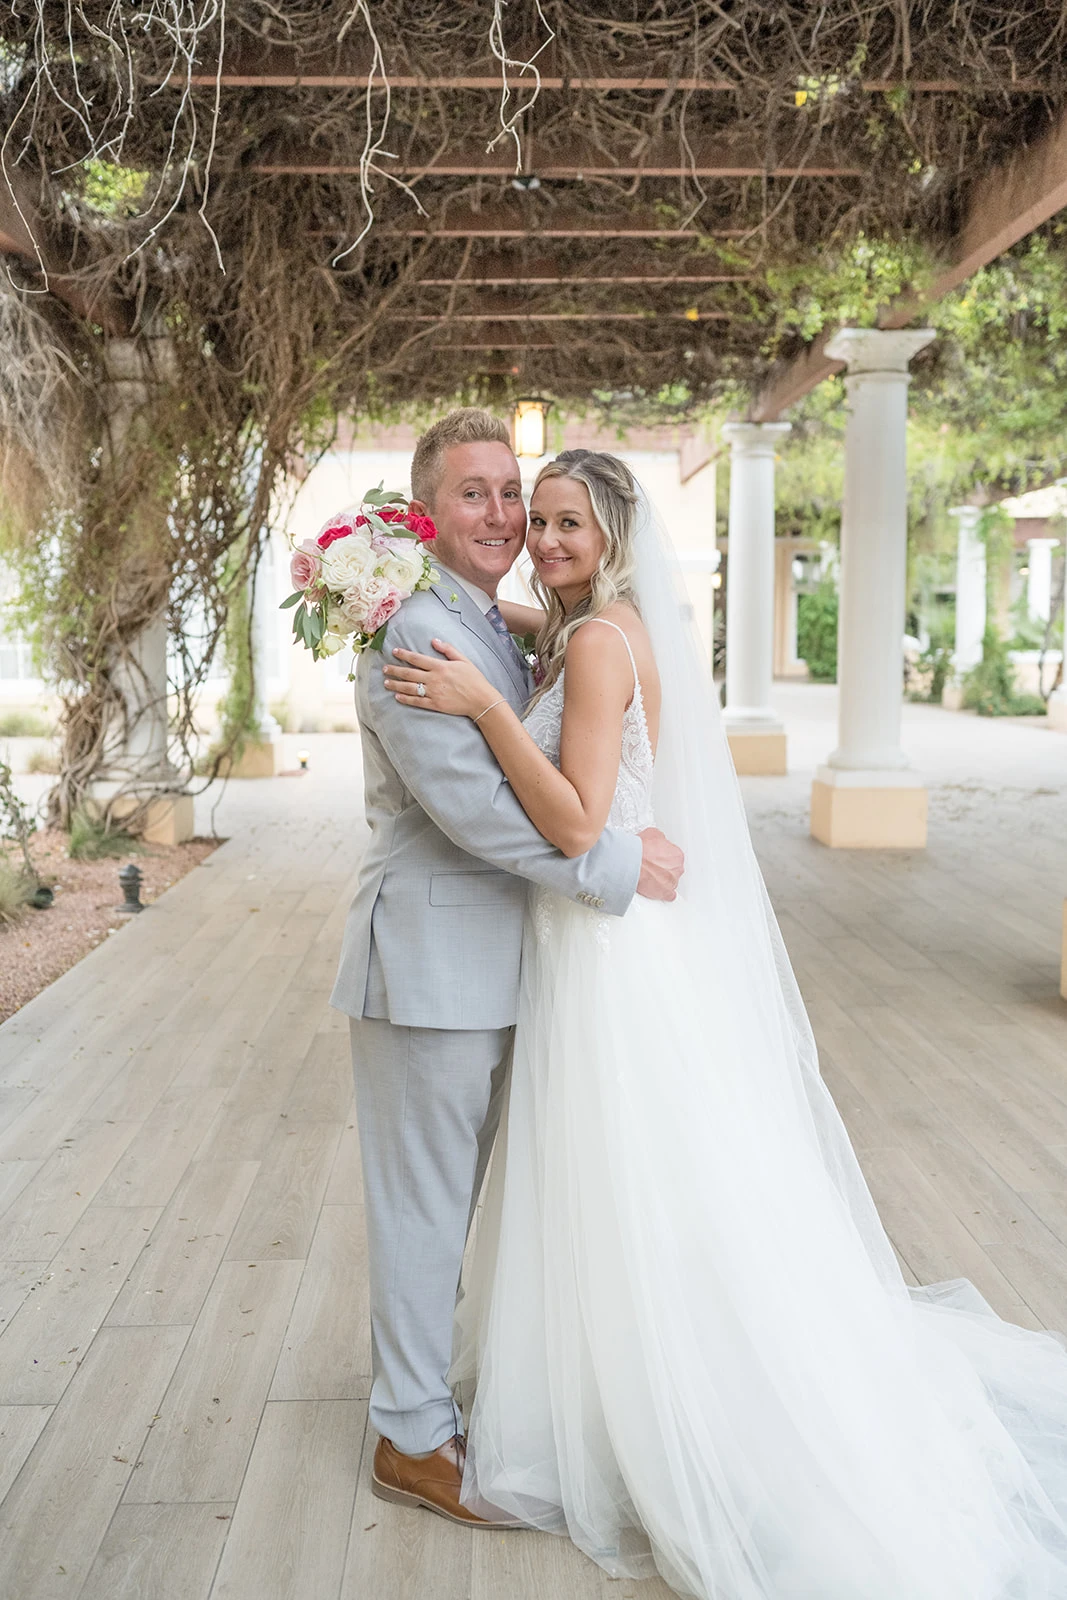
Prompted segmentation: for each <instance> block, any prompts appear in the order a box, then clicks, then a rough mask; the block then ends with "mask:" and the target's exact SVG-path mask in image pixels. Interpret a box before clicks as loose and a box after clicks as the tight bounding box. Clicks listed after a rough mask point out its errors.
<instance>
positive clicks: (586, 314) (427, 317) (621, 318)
mask: <svg viewBox="0 0 1067 1600" xmlns="http://www.w3.org/2000/svg"><path fill="white" fill-rule="evenodd" d="M729 319H730V314H729V312H727V311H701V312H700V314H699V316H696V317H691V316H689V315H688V314H687V313H686V312H685V311H521V310H519V311H513V310H503V311H498V310H488V311H452V312H450V313H448V314H446V313H444V312H441V311H417V312H414V313H411V312H403V311H398V312H395V313H394V314H393V315H391V316H390V317H389V319H388V320H389V321H396V322H440V323H441V324H442V325H444V324H446V323H450V322H654V321H664V320H671V321H675V322H728V321H729Z"/></svg>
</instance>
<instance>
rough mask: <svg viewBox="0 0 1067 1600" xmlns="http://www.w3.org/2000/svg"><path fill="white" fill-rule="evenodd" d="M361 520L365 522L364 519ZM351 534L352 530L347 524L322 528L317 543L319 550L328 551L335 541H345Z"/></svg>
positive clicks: (338, 523)
mask: <svg viewBox="0 0 1067 1600" xmlns="http://www.w3.org/2000/svg"><path fill="white" fill-rule="evenodd" d="M363 520H364V521H366V518H364V519H363ZM351 532H352V529H351V527H350V525H349V524H348V523H347V522H336V523H334V524H333V525H332V526H331V527H329V528H323V530H322V532H321V533H320V534H319V537H318V541H317V542H318V546H319V549H320V550H328V549H329V548H330V546H331V545H332V544H333V543H334V541H335V540H337V539H347V538H348V536H349V534H350V533H351Z"/></svg>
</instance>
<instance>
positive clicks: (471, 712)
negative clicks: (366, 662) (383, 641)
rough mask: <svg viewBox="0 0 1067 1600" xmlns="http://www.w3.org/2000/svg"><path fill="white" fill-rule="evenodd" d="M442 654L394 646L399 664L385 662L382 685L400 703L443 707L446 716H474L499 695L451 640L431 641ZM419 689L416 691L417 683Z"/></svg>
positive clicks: (431, 708)
mask: <svg viewBox="0 0 1067 1600" xmlns="http://www.w3.org/2000/svg"><path fill="white" fill-rule="evenodd" d="M431 643H432V644H433V647H434V649H435V650H436V651H438V653H439V654H440V655H441V656H443V657H444V660H443V661H438V660H436V659H435V658H434V657H433V656H420V655H418V654H417V653H416V652H415V651H414V650H394V651H393V654H394V656H396V658H397V661H398V662H400V663H402V665H399V666H398V665H396V664H395V663H393V662H391V661H387V662H386V664H385V669H384V670H385V687H386V688H387V689H390V690H392V692H393V694H394V695H395V696H396V698H397V700H398V701H399V702H400V704H401V705H402V706H416V707H418V709H419V710H420V711H443V712H445V713H446V714H447V715H448V716H450V717H476V716H477V715H478V713H479V712H481V711H484V710H486V708H487V707H488V706H489V705H491V704H492V702H493V701H494V700H499V699H500V695H499V693H498V692H497V690H496V689H494V687H493V685H492V684H491V683H490V682H489V680H488V679H487V678H484V677H483V676H482V674H481V673H480V672H479V671H478V668H477V667H476V666H475V665H474V664H473V662H471V661H468V660H467V657H466V656H465V655H464V654H463V653H462V651H460V650H457V649H456V647H455V645H454V644H446V643H445V642H444V640H442V639H434V640H432V641H431ZM420 684H421V686H422V691H423V692H422V693H421V694H420V693H419V685H420Z"/></svg>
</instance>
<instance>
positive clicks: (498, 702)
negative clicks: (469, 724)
mask: <svg viewBox="0 0 1067 1600" xmlns="http://www.w3.org/2000/svg"><path fill="white" fill-rule="evenodd" d="M506 698H507V696H506V695H501V696H500V699H499V700H494V701H493V704H492V705H491V706H486V708H485V710H484V711H479V713H478V715H477V716H476V717H475V718H473V720H474V721H475V722H481V720H482V718H483V717H487V716H488V715H489V713H490V711H494V710H495V709H496V707H497V706H502V705H503V704H504V701H505V700H506Z"/></svg>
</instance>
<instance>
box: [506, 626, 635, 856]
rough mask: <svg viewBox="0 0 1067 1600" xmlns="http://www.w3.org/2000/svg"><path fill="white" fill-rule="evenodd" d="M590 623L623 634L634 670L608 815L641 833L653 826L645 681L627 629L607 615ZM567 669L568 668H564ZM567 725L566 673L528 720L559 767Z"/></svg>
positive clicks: (614, 823)
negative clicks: (564, 720)
mask: <svg viewBox="0 0 1067 1600" xmlns="http://www.w3.org/2000/svg"><path fill="white" fill-rule="evenodd" d="M589 621H590V622H594V621H596V622H602V623H604V625H605V626H606V627H609V628H614V629H615V631H616V633H618V634H621V635H622V640H623V643H624V644H625V646H626V650H627V653H628V655H629V657H630V665H631V667H633V672H634V694H633V699H632V700H631V701H630V704H629V705H628V706H627V708H626V711H625V713H624V715H623V719H622V759H621V760H620V762H619V776H618V779H617V780H616V783H615V795H614V798H613V799H612V802H611V812H610V814H609V816H608V827H609V828H621V829H622V830H624V831H625V832H626V833H640V832H641V830H642V829H643V828H650V827H651V826H652V820H653V819H652V769H653V756H652V740H651V738H650V737H649V732H648V721H647V719H646V717H645V704H644V700H643V698H642V695H641V680H640V678H639V677H638V676H637V663H636V662H635V661H634V653H633V651H632V650H631V649H630V641H629V639H627V637H626V634H625V633H624V632H623V630H622V629H621V628H620V627H619V626H618V625H617V624H616V623H614V622H609V621H608V619H607V618H606V617H595V618H594V617H590V618H589ZM564 671H566V668H564ZM562 726H563V672H561V673H560V675H559V677H558V678H557V679H556V681H555V683H554V684H553V685H552V687H551V689H549V691H548V693H547V694H546V695H543V696H542V698H541V699H540V700H538V702H537V704H536V705H535V706H534V708H533V710H532V711H531V712H530V713H529V714H528V716H527V717H526V719H525V727H526V731H527V733H528V734H529V735H530V738H531V739H532V740H533V741H534V743H535V744H536V745H537V746H538V748H539V749H541V750H543V751H544V753H545V755H546V756H547V757H548V759H549V760H550V761H551V762H552V765H553V766H555V767H558V766H559V746H560V730H561V728H562Z"/></svg>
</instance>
